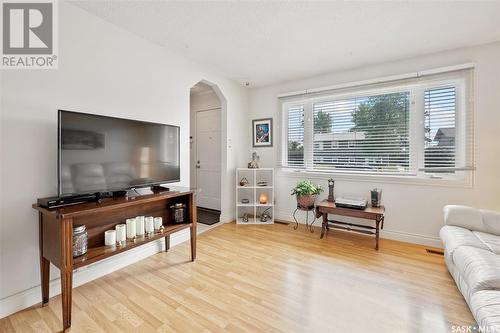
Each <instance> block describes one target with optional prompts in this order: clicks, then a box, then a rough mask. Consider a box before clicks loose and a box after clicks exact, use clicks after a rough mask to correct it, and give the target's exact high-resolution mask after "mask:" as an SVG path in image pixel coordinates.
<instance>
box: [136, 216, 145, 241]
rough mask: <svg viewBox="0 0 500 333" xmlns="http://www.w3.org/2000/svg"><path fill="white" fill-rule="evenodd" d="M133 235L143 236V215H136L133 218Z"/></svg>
mask: <svg viewBox="0 0 500 333" xmlns="http://www.w3.org/2000/svg"><path fill="white" fill-rule="evenodd" d="M135 225H136V227H135V228H136V229H135V235H136V236H144V216H137V217H136V218H135Z"/></svg>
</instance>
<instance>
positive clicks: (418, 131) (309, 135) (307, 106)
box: [278, 71, 474, 187]
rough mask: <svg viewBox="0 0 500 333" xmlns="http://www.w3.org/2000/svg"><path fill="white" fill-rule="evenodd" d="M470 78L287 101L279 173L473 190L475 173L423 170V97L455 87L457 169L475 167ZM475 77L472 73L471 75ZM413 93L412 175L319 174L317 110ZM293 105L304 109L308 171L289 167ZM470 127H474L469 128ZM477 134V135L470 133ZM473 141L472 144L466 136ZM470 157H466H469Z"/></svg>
mask: <svg viewBox="0 0 500 333" xmlns="http://www.w3.org/2000/svg"><path fill="white" fill-rule="evenodd" d="M467 73H468V72H459V71H456V72H451V73H444V74H436V75H433V76H429V77H424V78H416V79H403V80H396V81H391V82H382V83H377V84H371V85H362V86H355V87H352V88H348V89H339V90H334V91H329V92H324V93H319V94H314V95H311V96H308V95H306V96H304V95H302V96H298V97H294V98H288V99H286V100H283V101H282V112H281V114H282V117H281V121H282V124H283V126H281V129H282V133H281V145H280V148H281V160H280V161H279V162H278V163H279V167H280V172H281V173H284V174H285V175H287V176H296V177H303V176H304V174H306V175H307V177H308V178H321V179H323V178H324V177H332V176H333V177H334V178H336V179H346V180H356V181H369V182H372V181H383V182H395V183H401V182H403V183H416V184H429V185H444V186H459V187H472V186H473V173H472V172H471V171H455V173H454V174H442V173H432V172H426V171H423V170H422V169H423V168H424V154H425V151H424V135H425V134H424V112H423V110H424V105H423V104H424V92H425V91H426V90H429V89H434V88H439V87H449V86H454V87H455V93H456V96H455V98H456V103H455V107H456V109H455V128H456V139H455V144H456V155H455V165H456V166H457V167H460V166H464V164H465V163H471V164H472V165H473V163H474V156H473V154H474V151H473V148H474V147H473V145H474V143H473V136H474V133H473V118H474V117H473V112H474V106H473V104H474V103H473V80H472V76H473V75H471V74H467ZM471 73H472V74H473V71H472V72H471ZM403 91H408V92H409V94H410V105H409V113H410V114H409V139H410V167H409V173H404V174H398V173H390V174H389V173H387V174H384V173H379V172H376V173H375V172H370V171H359V170H355V171H353V170H334V169H332V170H324V169H323V170H317V169H314V168H313V165H312V163H313V162H312V161H313V135H314V134H313V131H314V129H313V126H314V125H313V119H314V117H313V104H314V103H318V102H324V101H334V100H340V99H349V98H354V97H357V96H363V97H365V96H373V95H381V94H390V93H394V92H403ZM293 105H303V106H304V168H297V167H288V166H287V162H288V117H287V109H288V108H289V107H290V106H293ZM467 122H471V123H470V124H468V123H467ZM467 131H472V133H467ZM468 135H471V139H469V140H467V136H468ZM468 154H469V155H471V156H467V155H468Z"/></svg>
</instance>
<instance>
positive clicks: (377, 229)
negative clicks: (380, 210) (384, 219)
mask: <svg viewBox="0 0 500 333" xmlns="http://www.w3.org/2000/svg"><path fill="white" fill-rule="evenodd" d="M375 228H376V229H375V250H377V251H378V241H379V239H380V230H379V229H380V219H377V220H376V221H375Z"/></svg>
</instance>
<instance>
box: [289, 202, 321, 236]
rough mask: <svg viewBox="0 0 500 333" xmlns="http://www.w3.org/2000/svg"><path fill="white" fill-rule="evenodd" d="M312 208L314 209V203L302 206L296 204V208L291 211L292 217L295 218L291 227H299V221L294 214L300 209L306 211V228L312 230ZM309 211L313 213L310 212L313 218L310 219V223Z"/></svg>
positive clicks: (314, 218) (314, 215) (314, 219)
mask: <svg viewBox="0 0 500 333" xmlns="http://www.w3.org/2000/svg"><path fill="white" fill-rule="evenodd" d="M314 209H315V208H314V205H313V206H310V207H302V206H299V205H297V208H296V209H295V211H294V212H293V219H294V220H295V226H294V227H293V229H294V230H297V228H298V227H299V221H298V220H297V217H296V214H297V212H298V211H299V210H300V211H303V212H306V229H309V231H311V232H314V229H313V224H314V222H316V214H315V213H314ZM309 212H313V214H312V215H313V220H312V221H311V223H310V224H309Z"/></svg>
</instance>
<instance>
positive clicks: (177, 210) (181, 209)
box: [170, 203, 186, 223]
mask: <svg viewBox="0 0 500 333" xmlns="http://www.w3.org/2000/svg"><path fill="white" fill-rule="evenodd" d="M170 209H172V222H173V223H185V222H186V221H185V219H186V205H185V204H183V203H176V204H175V205H172V206H170Z"/></svg>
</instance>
